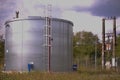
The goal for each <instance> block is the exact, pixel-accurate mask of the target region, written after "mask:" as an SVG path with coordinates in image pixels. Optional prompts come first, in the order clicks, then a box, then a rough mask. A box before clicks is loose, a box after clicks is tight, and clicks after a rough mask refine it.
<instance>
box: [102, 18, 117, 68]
mask: <svg viewBox="0 0 120 80" xmlns="http://www.w3.org/2000/svg"><path fill="white" fill-rule="evenodd" d="M105 20H113V33H112V40H113V41H112V46H113V47H112V48H113V49H112V67H115V66H116V65H115V64H116V61H115V47H116V17H115V16H114V17H108V18H103V19H102V69H104V66H105V52H106V48H105Z"/></svg>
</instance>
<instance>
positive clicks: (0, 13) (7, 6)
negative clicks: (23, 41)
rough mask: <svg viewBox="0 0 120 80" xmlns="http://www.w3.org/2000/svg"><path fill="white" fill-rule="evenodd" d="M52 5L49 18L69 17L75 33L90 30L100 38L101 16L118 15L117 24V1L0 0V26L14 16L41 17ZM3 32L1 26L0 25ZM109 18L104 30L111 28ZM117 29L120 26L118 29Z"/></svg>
mask: <svg viewBox="0 0 120 80" xmlns="http://www.w3.org/2000/svg"><path fill="white" fill-rule="evenodd" d="M47 4H51V5H52V17H55V18H62V19H67V20H70V21H72V22H73V23H74V28H73V31H74V32H78V31H91V32H93V33H94V34H98V36H99V37H101V30H102V29H101V28H102V27H101V26H102V25H101V23H102V18H104V17H111V16H116V17H117V25H120V18H119V17H120V0H73V1H70V0H0V26H2V27H3V24H4V22H5V21H6V20H10V19H12V18H14V17H15V12H16V11H19V12H20V17H21V18H25V17H27V16H44V12H45V10H44V9H45V5H47ZM0 29H1V32H2V33H4V30H3V29H4V28H0ZM111 29H112V21H107V22H106V31H108V32H109V31H111ZM117 31H120V28H117Z"/></svg>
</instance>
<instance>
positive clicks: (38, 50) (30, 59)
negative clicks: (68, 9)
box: [5, 17, 73, 72]
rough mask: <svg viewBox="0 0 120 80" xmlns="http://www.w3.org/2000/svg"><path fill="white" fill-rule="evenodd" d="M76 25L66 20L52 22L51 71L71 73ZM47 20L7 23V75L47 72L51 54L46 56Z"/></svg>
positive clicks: (33, 19)
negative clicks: (30, 69) (21, 72)
mask: <svg viewBox="0 0 120 80" xmlns="http://www.w3.org/2000/svg"><path fill="white" fill-rule="evenodd" d="M72 26H73V24H72V22H70V21H67V20H63V19H56V18H53V19H52V31H51V32H52V38H53V40H52V53H51V58H50V59H51V60H50V67H51V71H55V72H56V71H57V72H66V71H72V56H73V55H72V54H73V51H72V37H73V28H72ZM44 31H45V18H41V17H39V18H28V19H16V20H12V21H8V22H6V32H5V64H6V71H28V64H29V63H33V64H34V70H35V71H48V54H47V53H45V51H46V50H45V46H44V44H45V37H44V35H45V32H44Z"/></svg>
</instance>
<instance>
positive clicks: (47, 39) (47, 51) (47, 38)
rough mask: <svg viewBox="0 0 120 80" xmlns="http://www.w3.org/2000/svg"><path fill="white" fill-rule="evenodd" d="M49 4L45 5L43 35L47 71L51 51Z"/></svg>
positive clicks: (49, 68)
mask: <svg viewBox="0 0 120 80" xmlns="http://www.w3.org/2000/svg"><path fill="white" fill-rule="evenodd" d="M51 19H52V18H51V4H48V5H47V6H46V16H45V27H44V28H45V29H44V31H45V35H44V37H45V38H44V39H45V44H44V47H45V53H44V54H45V65H46V66H45V67H47V71H48V72H50V70H51V51H52V46H51V45H52V41H51V40H52V34H51V30H52V28H51V24H52V20H51Z"/></svg>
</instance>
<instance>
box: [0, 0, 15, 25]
mask: <svg viewBox="0 0 120 80" xmlns="http://www.w3.org/2000/svg"><path fill="white" fill-rule="evenodd" d="M16 1H17V0H0V5H1V6H0V24H4V22H5V20H6V19H7V18H8V17H9V16H10V15H11V14H13V12H14V10H15V8H16Z"/></svg>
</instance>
